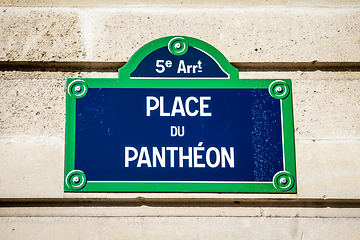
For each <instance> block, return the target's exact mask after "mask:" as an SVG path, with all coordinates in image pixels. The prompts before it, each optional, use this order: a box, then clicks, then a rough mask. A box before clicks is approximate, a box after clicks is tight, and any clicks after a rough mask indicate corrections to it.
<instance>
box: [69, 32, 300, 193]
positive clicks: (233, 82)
mask: <svg viewBox="0 0 360 240" xmlns="http://www.w3.org/2000/svg"><path fill="white" fill-rule="evenodd" d="M173 38H174V37H165V38H160V39H157V40H154V41H152V42H150V43H148V44H146V45H145V46H143V47H142V48H141V49H140V50H138V51H137V52H136V53H135V54H134V55H133V56H132V57H131V59H130V60H129V62H128V63H127V64H126V65H125V66H124V67H122V68H120V69H119V78H69V79H68V80H67V96H66V136H65V176H64V179H66V176H67V175H68V174H69V173H70V172H71V171H73V170H77V169H75V168H74V167H75V125H76V124H75V119H76V99H77V98H78V97H77V96H74V95H71V91H70V90H69V91H68V89H72V87H69V85H70V84H71V83H72V82H74V81H75V80H82V81H84V83H85V84H86V86H87V87H88V88H179V89H209V88H212V89H268V88H269V86H270V85H271V83H273V82H274V81H278V80H281V81H283V82H284V83H285V84H287V87H288V88H289V94H288V95H287V96H286V97H285V98H284V99H281V100H280V101H281V102H282V103H281V104H282V116H283V119H282V125H283V144H284V145H283V147H284V157H285V169H284V171H286V172H287V174H290V175H291V176H292V177H293V180H294V184H293V187H292V188H291V189H290V190H288V189H286V190H284V189H282V188H279V187H276V186H278V184H275V183H273V182H236V183H234V182H228V183H224V182H92V181H89V182H87V183H86V185H85V186H84V187H83V188H81V189H78V190H74V189H71V188H69V187H68V186H67V185H66V184H64V191H65V192H228V193H231V192H241V193H296V192H297V185H296V169H295V143H294V130H293V129H294V127H293V109H292V91H291V81H290V80H289V79H239V76H238V70H237V69H236V68H235V67H233V66H232V65H231V64H230V63H229V62H228V61H227V60H226V58H225V57H224V56H223V55H222V54H221V53H220V52H219V51H218V50H217V49H215V48H214V47H212V46H211V45H209V44H207V43H205V42H203V41H201V40H198V39H195V38H189V37H183V38H184V39H185V41H186V42H187V44H189V46H194V47H196V48H199V49H201V50H203V51H205V52H207V53H208V54H210V55H211V56H213V57H214V58H215V59H216V60H217V61H218V63H219V65H220V66H221V67H222V68H223V69H224V70H225V71H226V72H227V73H228V74H229V79H171V80H167V79H151V80H150V79H130V73H131V72H132V71H134V70H135V68H136V67H137V65H138V64H139V63H140V62H141V61H142V60H143V59H144V58H145V57H146V56H147V55H148V54H149V53H151V52H153V51H155V50H156V49H158V48H160V47H164V46H167V44H168V42H169V41H170V40H171V39H173ZM269 94H270V93H269ZM80 170H81V169H80ZM85 175H86V173H85Z"/></svg>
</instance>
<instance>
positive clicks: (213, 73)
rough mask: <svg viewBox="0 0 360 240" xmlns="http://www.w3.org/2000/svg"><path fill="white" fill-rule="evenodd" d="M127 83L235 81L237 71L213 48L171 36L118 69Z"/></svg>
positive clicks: (143, 50) (189, 38)
mask: <svg viewBox="0 0 360 240" xmlns="http://www.w3.org/2000/svg"><path fill="white" fill-rule="evenodd" d="M120 77H121V78H122V77H126V78H128V79H230V78H233V79H238V70H237V69H236V68H235V67H233V66H232V65H231V64H230V63H229V62H228V61H227V59H226V58H225V56H224V55H223V54H222V53H221V52H219V51H218V50H217V49H216V48H214V47H213V46H211V45H210V44H208V43H206V42H204V41H201V40H199V39H195V38H191V37H180V36H171V37H164V38H160V39H157V40H154V41H152V42H150V43H148V44H146V45H145V46H143V47H142V48H140V49H139V50H138V51H137V52H136V53H135V54H134V55H133V56H132V57H131V59H130V60H129V62H128V63H127V64H126V65H125V66H124V67H122V68H120V69H119V78H120Z"/></svg>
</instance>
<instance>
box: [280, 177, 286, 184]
mask: <svg viewBox="0 0 360 240" xmlns="http://www.w3.org/2000/svg"><path fill="white" fill-rule="evenodd" d="M287 182H288V181H287V179H286V178H280V183H282V184H286V183H287Z"/></svg>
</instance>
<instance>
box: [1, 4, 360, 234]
mask: <svg viewBox="0 0 360 240" xmlns="http://www.w3.org/2000/svg"><path fill="white" fill-rule="evenodd" d="M169 35H185V36H191V37H195V38H199V39H201V40H204V41H206V42H208V43H209V44H211V45H213V46H214V47H216V48H217V49H218V50H220V51H221V52H222V53H223V54H224V55H225V56H226V57H227V59H228V60H229V61H230V63H231V64H233V65H234V66H235V67H237V68H238V69H239V74H240V78H274V79H276V78H290V79H292V85H293V107H294V127H295V129H294V132H295V142H296V143H295V149H296V167H297V183H298V193H297V194H215V193H202V194H200V193H109V194H107V193H64V191H63V181H64V138H65V100H66V99H65V98H66V91H65V90H66V78H70V77H86V78H88V77H102V78H107V77H117V69H118V68H120V67H121V66H123V65H124V64H125V63H126V62H127V61H128V59H129V58H130V57H131V56H132V54H134V53H135V52H136V51H137V50H138V49H139V48H140V47H141V46H142V45H144V44H146V43H148V42H150V41H152V40H154V39H157V38H160V37H163V36H169ZM359 52H360V4H359V2H358V1H355V0H354V1H351V0H348V1H342V2H341V3H340V2H339V1H317V2H314V1H308V0H305V1H281V0H278V1H276V0H274V1H266V2H264V1H245V0H242V1H232V0H224V1H208V2H203V1H197V0H195V1H187V0H184V1H180V0H176V1H166V0H158V1H156V0H153V1H126V0H121V1H96V2H95V1H76V2H75V1H67V0H66V1H56V0H52V1H8V0H3V1H0V207H1V208H0V239H44V238H47V239H68V238H75V239H111V238H116V239H119V238H121V239H144V238H145V239H285V238H288V239H357V238H358V236H359V234H360V228H359V226H360V208H359V207H360V157H359V156H360V124H359V123H360V72H359V71H360V55H359Z"/></svg>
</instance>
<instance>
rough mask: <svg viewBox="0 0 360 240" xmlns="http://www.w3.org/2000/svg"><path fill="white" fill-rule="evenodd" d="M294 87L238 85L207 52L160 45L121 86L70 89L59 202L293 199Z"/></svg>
mask: <svg viewBox="0 0 360 240" xmlns="http://www.w3.org/2000/svg"><path fill="white" fill-rule="evenodd" d="M292 114H293V113H292V95H291V82H290V80H288V79H239V73H238V70H237V69H236V68H234V67H233V66H232V65H231V64H230V63H229V62H228V61H227V60H226V58H225V57H224V56H223V55H222V54H221V53H220V52H219V51H218V50H217V49H215V48H214V47H212V46H211V45H209V44H207V43H205V42H203V41H201V40H198V39H194V38H190V37H165V38H160V39H157V40H155V41H152V42H150V43H148V44H147V45H145V46H143V47H142V48H141V49H139V50H138V51H137V52H136V53H135V54H134V55H133V56H132V58H131V59H130V60H129V62H128V63H127V64H126V65H125V66H124V67H122V68H120V69H119V77H118V78H114V79H112V78H102V79H100V78H71V79H68V81H67V103H66V147H65V151H66V152H65V176H64V180H65V181H64V189H65V191H66V192H74V191H76V192H248V193H296V176H295V154H294V133H293V115H292Z"/></svg>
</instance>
